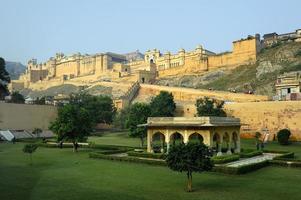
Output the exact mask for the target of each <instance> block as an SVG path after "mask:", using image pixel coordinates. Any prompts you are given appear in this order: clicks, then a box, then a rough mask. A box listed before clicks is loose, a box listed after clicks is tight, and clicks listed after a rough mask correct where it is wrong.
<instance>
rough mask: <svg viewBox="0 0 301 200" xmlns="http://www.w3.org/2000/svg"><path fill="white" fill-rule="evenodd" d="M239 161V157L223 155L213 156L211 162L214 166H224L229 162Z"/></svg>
mask: <svg viewBox="0 0 301 200" xmlns="http://www.w3.org/2000/svg"><path fill="white" fill-rule="evenodd" d="M236 160H239V155H235V154H233V155H223V156H213V157H212V158H211V161H212V162H213V164H223V163H228V162H233V161H236Z"/></svg>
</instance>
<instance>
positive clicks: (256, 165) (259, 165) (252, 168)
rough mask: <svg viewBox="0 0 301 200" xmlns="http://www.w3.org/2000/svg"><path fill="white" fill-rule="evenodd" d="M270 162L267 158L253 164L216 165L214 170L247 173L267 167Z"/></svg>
mask: <svg viewBox="0 0 301 200" xmlns="http://www.w3.org/2000/svg"><path fill="white" fill-rule="evenodd" d="M268 164H269V162H268V161H267V160H265V161H262V162H259V163H252V164H248V165H243V166H239V167H227V166H222V165H219V166H214V167H213V169H212V171H214V172H222V173H225V174H245V173H248V172H252V171H255V170H257V169H260V168H263V167H266V166H267V165H268Z"/></svg>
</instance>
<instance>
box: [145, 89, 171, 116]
mask: <svg viewBox="0 0 301 200" xmlns="http://www.w3.org/2000/svg"><path fill="white" fill-rule="evenodd" d="M150 107H151V116H152V117H173V116H174V112H175V110H176V104H175V102H174V98H173V95H172V93H169V92H166V91H161V92H160V94H158V95H157V96H156V97H155V98H153V99H152V100H151V102H150Z"/></svg>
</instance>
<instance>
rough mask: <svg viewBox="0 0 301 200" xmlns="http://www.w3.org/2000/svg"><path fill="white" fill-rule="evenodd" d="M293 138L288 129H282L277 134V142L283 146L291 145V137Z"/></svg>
mask: <svg viewBox="0 0 301 200" xmlns="http://www.w3.org/2000/svg"><path fill="white" fill-rule="evenodd" d="M290 136H291V131H290V130H288V129H281V130H280V131H278V133H277V140H278V142H279V144H281V145H288V144H289V137H290Z"/></svg>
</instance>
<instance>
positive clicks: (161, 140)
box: [160, 134, 164, 153]
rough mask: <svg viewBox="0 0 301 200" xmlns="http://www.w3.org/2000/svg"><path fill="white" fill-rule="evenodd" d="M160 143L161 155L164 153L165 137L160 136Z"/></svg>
mask: <svg viewBox="0 0 301 200" xmlns="http://www.w3.org/2000/svg"><path fill="white" fill-rule="evenodd" d="M160 142H161V150H160V151H161V153H164V138H163V136H162V135H161V134H160Z"/></svg>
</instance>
